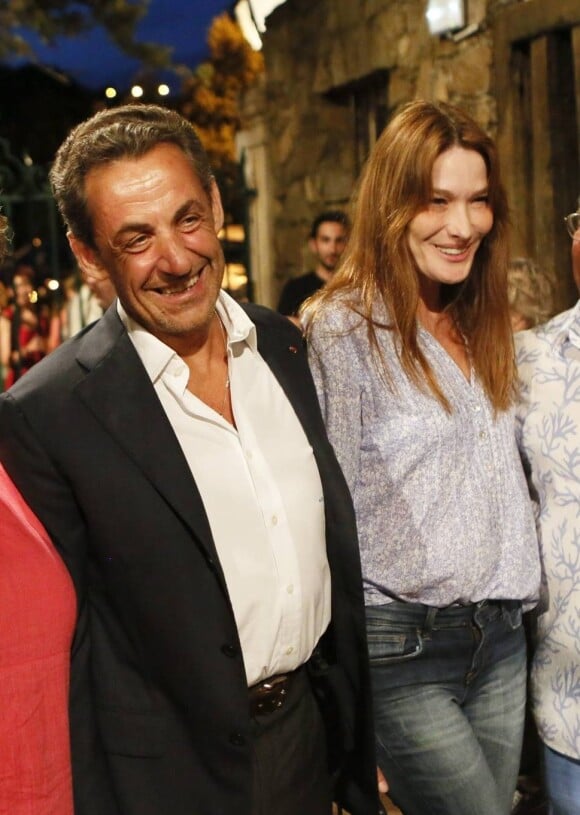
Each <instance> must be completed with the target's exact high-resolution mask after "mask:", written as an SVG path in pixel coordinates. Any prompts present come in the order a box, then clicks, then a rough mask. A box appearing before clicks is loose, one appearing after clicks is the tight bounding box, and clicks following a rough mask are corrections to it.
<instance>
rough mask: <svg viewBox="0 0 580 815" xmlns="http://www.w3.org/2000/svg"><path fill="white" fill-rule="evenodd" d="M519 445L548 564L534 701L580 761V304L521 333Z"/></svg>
mask: <svg viewBox="0 0 580 815" xmlns="http://www.w3.org/2000/svg"><path fill="white" fill-rule="evenodd" d="M516 348H517V352H518V357H517V358H518V369H519V373H520V378H521V381H522V394H521V403H520V405H519V407H518V410H517V418H518V441H519V444H520V447H521V450H522V454H523V456H524V460H525V462H526V464H527V466H528V467H529V470H530V485H531V489H532V492H533V493H534V494H535V497H536V498H537V501H538V514H537V525H538V531H539V537H540V547H541V554H542V561H543V581H542V584H543V585H542V602H541V604H540V609H539V612H540V613H539V617H538V646H537V649H536V652H535V655H534V659H533V663H532V702H533V706H534V712H535V715H536V722H537V724H538V730H539V733H540V736H541V738H542V740H543V741H544V742H545V743H546V744H547V745H549V747H551V748H553V749H554V750H556V751H557V752H559V753H563V754H564V755H567V756H571V757H572V758H575V759H580V302H579V303H578V304H577V305H576V306H575V307H574V308H573V309H571V310H570V311H566V312H564V313H563V314H559V315H558V316H557V317H554V319H553V320H551V321H550V322H549V323H546V325H544V326H541V327H539V328H535V329H533V330H531V331H524V332H522V333H520V334H516Z"/></svg>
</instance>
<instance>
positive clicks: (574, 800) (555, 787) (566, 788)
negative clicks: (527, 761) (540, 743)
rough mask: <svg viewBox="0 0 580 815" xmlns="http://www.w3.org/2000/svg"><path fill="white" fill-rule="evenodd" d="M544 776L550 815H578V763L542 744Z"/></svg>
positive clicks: (579, 763)
mask: <svg viewBox="0 0 580 815" xmlns="http://www.w3.org/2000/svg"><path fill="white" fill-rule="evenodd" d="M544 774H545V779H546V789H547V792H548V800H549V801H550V813H551V815H578V812H579V811H580V761H579V760H578V759H574V758H570V757H569V756H563V755H562V754H561V753H556V751H555V750H551V749H550V748H549V747H547V746H546V745H545V744H544Z"/></svg>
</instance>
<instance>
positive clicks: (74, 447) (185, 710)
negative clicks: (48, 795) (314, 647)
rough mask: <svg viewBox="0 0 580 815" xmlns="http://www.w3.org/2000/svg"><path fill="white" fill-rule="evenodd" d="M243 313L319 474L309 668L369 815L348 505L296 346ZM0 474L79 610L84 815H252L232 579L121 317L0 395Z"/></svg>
mask: <svg viewBox="0 0 580 815" xmlns="http://www.w3.org/2000/svg"><path fill="white" fill-rule="evenodd" d="M247 310H248V312H249V314H250V317H251V318H252V320H253V321H254V322H255V323H256V325H257V328H258V341H259V349H260V352H261V354H262V356H263V357H264V359H265V360H266V362H267V363H268V365H269V366H270V367H271V369H272V371H273V372H274V374H275V376H276V377H277V378H278V380H279V382H280V384H281V385H282V387H283V389H284V391H285V392H286V394H287V396H288V398H289V400H290V402H291V403H292V405H293V407H294V409H295V411H296V414H297V415H298V417H299V419H300V421H301V423H302V425H303V427H304V430H305V432H306V434H307V436H308V439H309V441H310V444H311V445H312V448H313V450H314V453H315V456H316V461H317V463H318V467H319V470H320V476H321V479H322V484H323V488H324V495H325V502H326V524H327V551H328V559H329V563H330V568H331V574H332V623H331V625H330V628H329V629H328V631H327V632H326V634H325V635H324V637H323V639H322V641H321V643H320V648H319V651H318V653H317V655H316V658H313V659H312V660H311V664H309V670H310V671H311V673H312V677H313V682H314V686H315V689H316V693H317V695H318V697H319V699H320V704H321V707H322V709H323V712H324V716H325V720H326V724H327V728H328V733H329V743H330V744H331V747H332V752H333V761H334V762H335V764H336V766H337V767H338V768H339V770H340V772H339V774H338V782H337V795H336V797H337V798H338V799H340V800H341V801H342V803H343V804H344V805H345V806H347V807H348V808H349V810H350V811H351V812H352V814H353V815H367V813H368V815H370V814H371V813H376V811H377V800H376V793H375V787H376V781H375V776H374V772H375V771H374V753H373V745H372V734H371V716H370V709H369V704H370V702H369V696H370V694H369V686H368V672H367V664H366V644H365V636H364V616H363V600H362V588H361V575H360V564H359V556H358V550H357V543H356V532H355V522H354V515H353V510H352V505H351V501H350V497H349V494H348V491H347V488H346V485H345V482H344V479H343V477H342V474H341V472H340V469H339V467H338V465H337V462H336V459H335V457H334V453H333V451H332V449H331V447H330V444H329V442H328V440H327V438H326V434H325V430H324V427H323V422H322V418H321V415H320V412H319V409H318V403H317V399H316V394H315V390H314V386H313V383H312V380H311V378H310V374H309V371H308V368H307V363H306V358H305V353H304V349H303V347H302V343H301V340H300V337H299V334H298V333H297V332H296V330H295V329H294V327H293V326H292V325H291V324H290V322H289V321H288V320H286V319H284V318H281V317H279V316H277V315H275V314H274V313H273V312H270V311H268V310H266V309H262V308H259V307H255V306H254V307H252V306H250V307H248V309H247ZM0 458H1V460H2V461H3V463H4V466H5V467H6V469H7V470H8V471H9V473H10V474H11V476H12V478H13V479H14V481H15V483H16V484H17V486H18V488H19V489H20V490H21V491H22V493H23V494H24V496H25V498H26V499H27V501H28V502H29V504H30V506H31V507H32V509H33V510H34V511H35V512H36V514H37V515H38V517H39V518H40V519H41V521H42V522H43V524H44V525H45V526H46V528H47V530H48V531H49V533H50V535H51V537H52V538H53V540H54V542H55V544H56V545H57V547H58V548H59V551H60V552H61V554H62V556H63V558H64V560H65V562H66V563H67V565H68V567H69V569H70V572H71V574H72V576H73V579H74V582H75V586H76V589H77V594H78V598H79V621H78V627H77V633H76V637H75V644H74V649H73V664H72V687H71V732H72V751H73V777H74V785H75V800H76V807H77V809H76V812H77V815H114V813H116V812H119V813H122V815H167V813H171V815H220V813H224V815H225V814H226V813H228V815H229V813H232V812H235V813H238V815H249V813H250V811H251V802H250V789H251V784H250V775H251V772H250V747H249V744H250V739H251V735H250V718H249V713H248V694H247V687H246V681H245V673H244V667H243V662H242V656H241V651H240V643H239V639H238V633H237V629H236V625H235V621H234V616H233V613H232V608H231V604H230V600H229V597H228V592H227V589H226V583H225V580H224V575H223V573H222V570H221V567H220V563H219V560H218V556H217V553H216V549H215V545H214V542H213V540H212V536H211V533H210V527H209V524H208V520H207V517H206V514H205V511H204V507H203V504H202V501H201V498H200V495H199V493H198V491H197V488H196V485H195V482H194V480H193V478H192V475H191V472H190V470H189V468H188V465H187V463H186V460H185V458H184V456H183V454H182V452H181V448H180V447H179V444H178V442H177V439H176V437H175V435H174V432H173V430H172V428H171V425H170V424H169V422H168V420H167V418H166V415H165V413H164V411H163V409H162V407H161V405H160V403H159V401H158V398H157V396H156V394H155V391H154V389H153V387H152V385H151V382H150V380H149V378H148V376H147V374H146V372H145V369H144V367H143V365H142V363H141V361H140V359H139V357H138V355H137V353H136V352H135V350H134V347H133V345H132V343H131V340H130V339H129V337H128V335H127V332H126V330H125V328H124V327H123V325H122V323H121V321H120V320H119V318H118V316H117V314H116V311H115V308H114V307H113V308H112V309H110V310H109V311H108V312H107V314H106V315H105V316H104V317H103V318H102V319H101V320H100V321H98V322H97V323H96V324H94V325H93V326H91V327H89V328H88V329H86V330H85V331H84V332H83V333H81V334H80V335H79V336H77V337H75V338H74V339H72V340H70V341H69V342H68V343H66V344H65V345H63V346H61V347H60V348H58V349H57V350H56V351H55V352H54V353H53V354H51V355H50V356H49V357H48V358H47V359H46V360H44V361H43V362H42V363H39V364H38V365H37V366H36V367H35V368H33V369H32V371H31V372H30V373H29V374H28V375H27V376H26V377H25V378H23V379H22V380H21V381H20V382H18V383H17V385H16V386H15V387H14V388H13V389H12V390H11V391H10V392H9V393H8V394H4V395H3V397H2V398H1V399H0ZM224 509H226V510H227V507H224ZM256 590H257V591H259V587H256Z"/></svg>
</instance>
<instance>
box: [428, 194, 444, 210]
mask: <svg viewBox="0 0 580 815" xmlns="http://www.w3.org/2000/svg"><path fill="white" fill-rule="evenodd" d="M446 203H447V201H446V200H445V198H442V197H441V196H440V195H436V196H434V197H433V198H432V199H431V204H432V205H433V206H435V207H442V206H445V204H446Z"/></svg>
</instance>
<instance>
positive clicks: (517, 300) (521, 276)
mask: <svg viewBox="0 0 580 815" xmlns="http://www.w3.org/2000/svg"><path fill="white" fill-rule="evenodd" d="M552 299H553V287H552V283H551V281H550V279H549V278H548V277H547V276H546V275H545V274H544V272H542V271H541V269H540V268H539V267H538V266H537V264H536V263H534V261H533V260H531V259H530V258H514V259H513V260H511V261H510V264H509V267H508V302H509V306H510V317H511V321H512V329H513V330H514V331H524V330H525V329H526V328H533V327H534V326H536V325H540V323H545V322H546V320H547V319H548V318H549V317H550V316H551V314H552Z"/></svg>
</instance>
